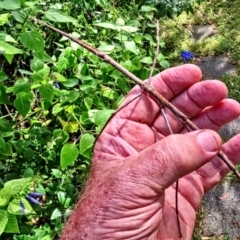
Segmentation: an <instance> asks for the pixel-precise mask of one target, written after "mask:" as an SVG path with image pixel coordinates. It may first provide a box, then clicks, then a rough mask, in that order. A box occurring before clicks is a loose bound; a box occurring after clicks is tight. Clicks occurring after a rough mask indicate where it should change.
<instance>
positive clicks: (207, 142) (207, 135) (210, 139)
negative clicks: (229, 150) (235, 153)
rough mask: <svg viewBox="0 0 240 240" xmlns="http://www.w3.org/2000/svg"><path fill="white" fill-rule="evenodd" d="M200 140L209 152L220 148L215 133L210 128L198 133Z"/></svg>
mask: <svg viewBox="0 0 240 240" xmlns="http://www.w3.org/2000/svg"><path fill="white" fill-rule="evenodd" d="M197 139H198V142H199V143H200V145H201V146H202V147H203V149H205V150H206V151H209V152H215V151H217V150H218V144H217V141H216V138H215V136H214V133H213V132H212V131H209V130H203V131H201V132H200V133H198V135H197Z"/></svg>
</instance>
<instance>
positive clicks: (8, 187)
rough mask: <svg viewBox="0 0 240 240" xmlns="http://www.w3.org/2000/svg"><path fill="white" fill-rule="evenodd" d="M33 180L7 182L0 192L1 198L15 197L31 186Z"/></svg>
mask: <svg viewBox="0 0 240 240" xmlns="http://www.w3.org/2000/svg"><path fill="white" fill-rule="evenodd" d="M31 181H32V178H20V179H14V180H10V181H8V182H6V183H5V184H4V188H3V189H2V190H1V192H0V196H6V195H7V196H13V195H15V194H18V193H19V192H21V191H22V190H23V189H25V188H26V187H28V186H29V184H30V182H31Z"/></svg>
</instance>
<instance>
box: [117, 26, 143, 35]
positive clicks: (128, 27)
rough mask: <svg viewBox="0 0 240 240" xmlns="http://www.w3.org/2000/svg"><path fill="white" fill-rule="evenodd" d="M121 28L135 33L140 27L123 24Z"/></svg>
mask: <svg viewBox="0 0 240 240" xmlns="http://www.w3.org/2000/svg"><path fill="white" fill-rule="evenodd" d="M121 30H123V31H125V32H129V33H133V32H137V31H138V30H139V29H138V28H136V27H132V26H122V27H121Z"/></svg>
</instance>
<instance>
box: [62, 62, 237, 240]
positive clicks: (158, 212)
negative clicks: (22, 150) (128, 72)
mask: <svg viewBox="0 0 240 240" xmlns="http://www.w3.org/2000/svg"><path fill="white" fill-rule="evenodd" d="M200 79H201V72H200V70H199V69H198V68H197V67H196V66H194V65H190V64H186V65H183V66H180V67H176V68H171V69H168V70H165V71H164V72H162V73H160V74H158V75H156V76H155V77H153V78H152V80H151V85H152V86H153V87H154V88H155V89H156V90H157V91H159V93H161V94H162V95H163V96H164V97H165V98H167V99H168V100H169V101H171V103H173V104H174V105H175V106H176V107H177V108H179V110H181V111H182V112H183V113H184V114H186V115H187V116H189V118H190V119H191V120H192V121H193V122H194V123H195V124H197V126H198V127H199V128H201V129H212V130H215V131H216V130H218V129H219V128H220V127H221V126H222V125H224V124H226V123H228V122H230V121H232V120H233V119H235V118H236V117H238V116H239V114H240V106H239V103H238V102H236V101H234V100H231V99H226V96H227V88H226V86H225V85H224V84H223V83H222V82H220V81H217V80H211V81H203V82H199V81H200ZM139 91H140V90H139V87H135V88H134V89H133V90H132V91H131V92H130V93H129V94H128V96H127V97H126V99H125V100H124V103H127V102H129V101H130V100H131V99H132V98H133V97H134V96H135V95H137V94H138V93H139ZM124 103H123V104H124ZM165 112H166V115H167V119H168V121H169V123H170V125H171V127H172V130H173V132H174V135H171V136H169V132H168V128H167V126H166V124H165V121H164V119H163V116H162V115H161V114H160V111H159V107H158V106H157V104H156V103H155V102H154V101H153V100H152V99H151V98H150V97H149V95H148V94H147V93H144V94H142V95H141V96H140V97H139V98H138V99H137V100H135V101H133V102H132V103H130V104H129V105H128V106H127V107H125V108H124V109H122V110H121V111H120V112H118V113H117V115H116V116H115V117H114V118H113V119H112V120H111V121H110V123H109V124H108V126H107V127H106V128H105V130H104V131H103V132H102V134H101V136H100V137H99V139H98V140H97V142H96V144H95V148H94V154H93V159H92V168H91V172H90V175H89V180H88V183H87V186H86V189H85V192H84V194H83V196H82V198H81V199H80V201H79V203H78V204H77V206H76V208H75V210H74V213H73V214H72V216H71V217H70V220H69V221H68V223H67V226H66V228H65V229H64V231H63V234H62V239H66V240H67V239H79V240H80V239H99V240H100V239H131V240H134V239H139V240H140V239H151V240H155V239H157V240H165V239H180V238H179V230H178V226H177V219H176V212H175V208H176V206H175V187H176V185H175V182H176V181H177V180H178V179H180V183H179V184H180V185H179V189H178V194H179V199H178V204H179V217H180V226H181V231H182V235H183V237H182V238H181V239H191V238H192V233H193V229H194V224H195V220H196V211H197V209H198V207H199V205H200V203H201V200H202V197H203V195H204V193H206V192H207V191H209V190H210V189H211V188H213V187H214V186H215V185H216V184H217V183H218V182H219V181H220V180H221V179H222V178H224V176H225V175H226V174H227V173H228V171H229V169H228V168H227V166H225V164H224V163H223V162H222V160H221V159H219V158H218V157H216V154H217V153H218V151H219V150H220V149H221V148H222V149H223V151H224V153H225V154H226V155H227V156H228V157H229V159H231V160H232V161H233V163H234V164H237V163H239V162H240V151H239V150H240V135H237V136H235V137H234V138H232V139H231V140H229V141H228V142H227V143H225V144H224V145H222V143H221V139H220V137H219V136H218V134H216V133H215V132H214V131H210V130H199V131H194V132H191V133H187V131H186V129H185V128H184V127H183V126H182V124H181V122H180V121H179V120H178V119H177V118H176V117H175V116H174V115H173V114H172V113H171V112H170V111H169V110H168V109H165ZM200 143H201V144H200ZM80 216H81V217H80Z"/></svg>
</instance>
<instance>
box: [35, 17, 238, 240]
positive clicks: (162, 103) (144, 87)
mask: <svg viewBox="0 0 240 240" xmlns="http://www.w3.org/2000/svg"><path fill="white" fill-rule="evenodd" d="M33 20H34V21H36V22H37V23H39V24H41V25H43V26H46V27H48V28H49V29H51V30H53V31H55V32H57V33H59V34H61V35H62V36H65V37H67V38H68V39H69V40H71V41H73V42H75V43H77V44H79V45H80V46H82V47H83V48H85V49H87V50H88V51H90V52H92V53H93V54H95V55H96V56H98V57H99V58H101V59H102V60H103V61H105V62H108V63H109V64H111V65H112V66H113V67H115V68H116V69H117V70H118V71H120V72H121V73H123V74H124V75H125V76H127V77H128V78H129V79H131V80H132V81H134V82H135V83H136V84H138V85H139V86H140V89H141V91H140V92H139V94H137V95H136V96H135V97H134V98H133V99H132V100H130V101H129V102H128V103H126V104H125V105H123V106H122V107H120V108H119V109H118V110H117V111H115V112H114V113H113V114H112V115H111V117H110V118H109V119H108V121H107V122H106V124H105V126H104V127H103V128H102V130H101V132H100V133H99V135H98V137H99V136H100V135H101V133H102V132H103V130H104V129H105V127H106V125H107V124H108V123H109V122H110V121H111V119H112V118H113V117H114V116H115V115H116V114H117V113H118V112H119V111H121V110H122V109H123V108H124V107H126V106H127V105H128V104H129V103H131V102H132V101H134V100H135V99H137V98H138V97H139V96H140V95H141V94H143V93H144V92H147V93H149V95H150V96H151V98H152V99H153V100H154V101H155V102H156V103H157V104H158V106H159V108H160V111H161V113H162V115H163V118H164V120H165V123H166V124H167V127H168V129H169V133H170V134H173V132H172V130H171V127H170V125H169V122H168V120H167V118H166V114H165V112H164V107H166V108H168V109H169V110H170V111H171V112H172V113H173V114H174V115H175V116H176V117H177V118H178V119H179V120H180V121H181V123H182V124H183V126H185V127H186V129H187V130H189V131H192V130H199V128H198V127H197V126H196V125H195V124H194V123H193V122H192V121H191V120H190V119H189V118H188V117H187V116H186V115H185V114H183V113H182V112H181V111H180V110H178V108H176V107H175V106H174V105H172V104H171V103H170V102H169V101H168V100H167V99H165V98H164V97H163V96H162V95H161V94H159V93H158V92H157V90H156V89H154V88H153V87H151V86H150V84H149V83H150V81H151V77H152V72H153V69H154V65H153V68H152V70H151V73H150V77H149V79H148V81H146V82H144V81H142V80H141V79H139V78H138V77H136V76H135V75H134V74H132V73H131V72H129V71H128V70H127V69H125V68H124V67H122V66H121V65H120V64H119V63H117V62H116V61H115V60H114V59H112V58H111V57H110V56H109V55H107V54H106V53H104V52H102V51H99V50H98V49H96V48H94V47H92V46H90V45H89V44H87V43H85V42H84V41H82V40H79V39H78V38H76V37H74V36H71V35H70V34H68V33H66V32H64V31H62V30H60V29H57V28H55V27H53V26H51V25H49V24H47V23H45V22H43V21H41V20H39V19H36V18H33ZM158 28H159V25H158V22H157V29H158ZM157 35H159V34H158V33H157ZM157 48H159V46H157ZM156 53H158V49H157V50H156ZM156 55H157V54H156ZM154 60H156V56H155V59H154ZM98 137H97V139H98ZM97 139H96V140H97ZM217 156H218V157H219V158H221V159H222V161H223V162H224V163H225V164H226V165H227V166H228V167H229V169H230V170H231V171H232V172H233V173H234V174H235V175H236V176H237V177H238V178H239V179H240V173H239V172H238V171H237V169H236V168H235V166H234V165H233V163H232V162H231V161H230V160H229V159H228V157H227V156H226V155H225V154H224V153H223V152H222V150H221V151H219V152H218V154H217ZM178 184H179V182H178V181H177V183H176V198H175V199H176V200H175V201H176V216H177V224H178V230H179V237H182V233H181V228H180V221H179V216H178V194H177V192H178V190H177V189H178Z"/></svg>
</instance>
